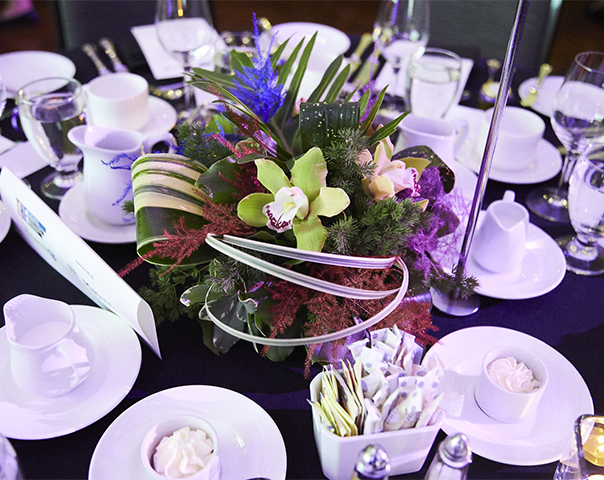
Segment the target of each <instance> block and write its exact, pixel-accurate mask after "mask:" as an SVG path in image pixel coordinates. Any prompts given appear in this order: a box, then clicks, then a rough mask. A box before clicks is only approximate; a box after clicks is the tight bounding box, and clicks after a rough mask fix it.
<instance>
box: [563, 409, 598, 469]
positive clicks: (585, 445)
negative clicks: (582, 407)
mask: <svg viewBox="0 0 604 480" xmlns="http://www.w3.org/2000/svg"><path fill="white" fill-rule="evenodd" d="M596 478H604V417H603V416H601V415H581V416H580V417H579V418H577V420H576V421H575V425H574V430H573V435H572V439H571V441H570V444H569V447H568V449H567V451H566V452H565V453H564V455H562V457H561V458H560V462H559V463H558V467H557V468H556V473H555V474H554V480H579V479H580V480H583V479H594V480H595V479H596Z"/></svg>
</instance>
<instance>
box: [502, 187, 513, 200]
mask: <svg viewBox="0 0 604 480" xmlns="http://www.w3.org/2000/svg"><path fill="white" fill-rule="evenodd" d="M514 200H516V193H515V192H514V191H513V190H506V191H505V193H504V194H503V201H504V202H513V201H514Z"/></svg>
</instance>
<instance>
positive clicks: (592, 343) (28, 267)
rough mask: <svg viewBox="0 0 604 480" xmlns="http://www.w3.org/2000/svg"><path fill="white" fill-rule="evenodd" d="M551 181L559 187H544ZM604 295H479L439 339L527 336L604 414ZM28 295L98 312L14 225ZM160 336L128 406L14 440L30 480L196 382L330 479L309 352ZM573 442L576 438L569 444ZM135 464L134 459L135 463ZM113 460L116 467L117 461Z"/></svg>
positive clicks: (589, 286)
mask: <svg viewBox="0 0 604 480" xmlns="http://www.w3.org/2000/svg"><path fill="white" fill-rule="evenodd" d="M128 48H130V49H133V51H134V52H135V53H134V54H133V55H134V56H131V55H127V56H125V58H123V60H125V62H126V63H129V59H131V58H134V59H135V61H130V65H129V66H130V67H131V69H132V70H133V71H134V72H135V73H140V74H142V75H143V76H145V77H146V78H148V79H149V80H150V81H151V80H152V78H151V75H150V72H149V69H148V67H146V65H144V63H142V62H140V57H137V55H138V54H137V53H136V48H134V47H132V46H130V47H128ZM139 52H140V51H139ZM68 56H69V57H70V58H71V59H72V60H73V61H74V62H75V63H76V66H77V74H76V77H77V78H78V79H79V80H81V81H82V82H87V81H89V80H90V79H91V78H93V77H94V76H95V70H94V67H93V65H92V62H90V60H89V59H88V58H87V57H86V56H85V55H84V54H83V53H82V52H79V51H77V52H75V51H74V52H68ZM137 58H138V60H136V59H137ZM475 60H476V61H475V66H474V69H473V71H472V74H471V75H470V78H469V81H468V87H469V88H470V89H471V91H472V92H473V94H474V95H473V97H472V98H470V99H469V100H468V101H467V102H466V105H469V106H476V104H477V96H476V93H477V91H478V89H479V87H480V85H481V84H482V82H484V81H485V80H486V66H485V63H484V60H483V59H480V58H476V59H475ZM525 78H526V75H523V74H522V72H517V74H516V76H515V78H514V82H513V86H514V90H513V91H514V94H515V95H516V97H515V100H514V101H517V87H518V85H519V84H520V82H521V81H522V80H523V79H525ZM9 108H10V107H9ZM546 120H547V119H546ZM546 124H547V131H546V138H547V139H548V140H550V141H552V142H554V143H555V144H556V145H558V142H557V140H556V139H555V136H554V135H553V132H552V130H551V127H550V125H549V120H547V121H546ZM2 127H3V133H4V135H6V136H12V137H14V138H15V139H17V138H19V137H18V136H17V135H16V134H14V132H11V131H10V126H6V125H4V124H3V125H2ZM47 171H48V169H45V170H44V171H41V172H37V173H35V174H34V175H31V176H30V177H29V178H28V180H29V181H30V182H31V183H32V185H33V187H34V189H35V191H36V192H37V193H39V189H38V185H39V182H40V180H41V179H42V178H43V176H44V174H46V173H47ZM553 183H554V180H551V181H549V182H544V184H553ZM538 186H539V185H506V184H503V183H501V182H496V181H489V182H488V186H487V191H486V196H485V202H484V207H486V206H487V205H488V204H489V203H490V202H491V201H493V200H495V199H498V198H501V197H502V195H503V192H504V191H505V190H506V189H512V190H514V191H515V192H516V198H517V200H518V201H520V202H524V199H525V198H526V195H527V193H528V192H530V191H531V190H533V189H535V188H537V187H538ZM45 201H46V202H47V203H48V204H49V205H50V206H51V207H52V208H53V209H54V210H55V211H57V210H58V204H59V203H58V202H57V201H53V200H48V199H45ZM531 221H532V222H533V223H535V224H536V225H537V226H539V227H541V228H542V229H544V230H545V231H546V232H547V233H548V234H550V235H552V236H554V237H556V236H558V235H561V234H568V233H571V232H572V229H571V228H570V226H567V225H556V224H551V223H549V222H545V221H542V220H540V219H538V218H536V217H534V216H533V215H531ZM88 244H89V245H90V246H91V247H92V248H93V249H94V250H95V251H96V252H97V253H98V254H99V255H100V256H101V257H102V258H103V259H104V260H105V261H106V262H107V263H108V264H109V265H110V266H111V267H112V268H113V269H115V270H117V271H119V270H120V269H121V268H122V267H124V266H125V265H126V264H127V263H129V262H130V261H131V260H133V259H134V258H135V257H136V251H135V247H134V244H126V245H105V244H100V243H96V242H88ZM125 280H126V281H127V282H128V283H129V284H130V285H131V286H132V287H133V288H135V289H138V288H139V287H140V286H142V285H148V284H149V279H148V267H147V266H143V267H141V268H139V269H138V270H136V271H135V272H133V273H131V274H129V275H127V276H126V277H125ZM603 292H604V277H602V276H600V277H592V278H590V277H581V276H578V275H575V274H573V273H567V274H566V276H565V278H564V280H563V281H562V283H561V284H560V286H558V287H557V288H556V289H554V290H553V291H552V292H550V293H548V294H546V295H543V296H540V297H537V298H533V299H528V300H510V301H505V300H497V299H492V298H487V297H482V299H481V308H480V310H479V311H478V312H477V313H475V314H473V315H470V316H467V317H461V318H457V317H451V316H448V315H445V314H442V313H440V312H439V311H437V310H434V311H433V323H434V325H435V326H436V327H438V331H437V332H436V336H437V337H439V338H441V337H442V336H444V335H446V334H448V333H450V332H453V331H455V330H458V329H460V328H466V327H472V326H481V325H491V326H501V327H506V328H511V329H514V330H518V331H522V332H525V333H527V334H529V335H532V336H534V337H536V338H539V339H541V340H543V341H544V342H546V343H547V344H549V345H551V346H552V347H554V348H555V349H556V350H558V351H559V352H560V353H561V354H563V355H564V356H565V357H566V358H567V359H568V360H569V361H570V362H571V363H572V364H573V365H574V366H575V367H576V368H577V370H578V371H579V372H580V373H581V375H582V376H583V378H584V379H585V381H586V383H587V385H588V387H589V389H590V391H591V394H592V396H593V399H594V405H595V410H596V412H604V391H603V389H604V387H603V382H602V372H603V369H602V363H601V360H600V356H601V355H600V353H601V351H602V345H604V321H603V320H604V295H603ZM22 293H30V294H34V295H40V296H43V297H48V298H55V299H59V300H62V301H64V302H67V303H69V304H83V305H93V303H92V302H91V301H90V300H89V299H88V298H87V297H86V296H85V295H84V294H82V293H81V292H80V291H79V290H77V289H76V288H75V287H74V286H73V285H71V284H70V283H69V282H68V281H67V280H65V279H64V278H63V277H62V276H61V275H60V274H59V273H57V272H56V271H54V270H53V269H52V268H51V267H50V266H49V265H48V264H46V262H45V261H44V260H42V258H41V257H39V256H38V255H37V254H36V253H35V252H34V251H33V250H32V249H31V248H30V247H29V246H28V245H27V244H26V243H25V241H24V240H23V239H22V238H21V237H20V235H19V234H18V233H17V231H16V230H15V228H14V226H13V227H11V230H10V232H9V234H8V236H7V238H6V239H5V240H4V241H3V242H2V243H0V305H3V304H4V303H6V302H7V301H8V300H9V299H10V298H12V297H14V296H16V295H19V294H22ZM2 324H3V320H2ZM158 338H159V344H160V348H161V351H162V357H163V358H162V359H161V360H160V359H159V358H158V357H157V356H156V355H155V354H154V353H153V352H152V351H151V350H150V349H149V348H148V347H147V346H146V344H144V342H141V343H143V360H142V367H141V371H140V374H139V376H138V378H137V380H136V382H135V384H134V386H133V388H132V390H131V391H130V392H129V393H128V395H127V396H126V398H124V400H122V402H120V403H119V405H118V406H117V407H116V408H115V409H114V410H113V411H111V412H110V413H108V414H107V415H106V416H104V417H103V418H101V419H99V420H98V421H96V422H94V423H93V424H92V425H90V426H88V427H85V428H83V429H82V430H80V431H77V432H74V433H71V434H69V435H64V436H62V437H58V438H54V439H48V440H36V441H27V440H12V442H11V443H12V444H13V445H14V447H15V449H16V451H17V455H18V456H19V459H20V462H21V466H22V470H23V474H24V477H25V478H26V479H35V478H47V479H50V478H57V479H67V478H86V477H87V474H88V467H89V464H90V460H91V457H92V454H93V452H94V449H95V447H96V444H97V442H98V441H99V439H100V438H101V435H102V434H103V432H104V431H105V430H106V429H107V428H108V427H109V426H110V425H111V422H113V420H115V418H117V416H118V415H119V414H121V413H122V412H124V411H125V410H126V409H127V408H128V407H130V406H132V405H134V404H135V403H136V402H138V401H139V400H140V399H142V398H145V397H146V396H148V395H150V394H153V393H155V392H159V391H161V390H164V389H167V388H171V387H176V386H180V385H196V384H202V385H215V386H220V387H224V388H228V389H231V390H234V391H237V392H240V393H242V394H243V395H245V396H247V397H248V398H250V399H252V400H254V401H255V402H257V403H258V404H259V405H260V406H262V407H263V408H264V409H266V411H267V412H268V413H269V415H270V416H271V417H272V418H273V420H274V421H275V422H276V424H277V426H278V427H279V430H280V431H281V434H282V436H283V439H284V441H285V446H286V450H287V464H288V468H287V478H288V479H319V478H324V477H323V475H322V471H321V467H320V462H319V457H318V454H317V450H316V446H315V441H314V436H313V431H312V416H311V410H310V407H309V405H308V402H307V399H308V398H309V392H308V388H309V384H310V380H311V378H312V377H313V376H314V375H316V374H317V373H318V372H319V368H318V367H313V368H312V370H311V378H305V376H304V367H303V365H304V358H305V350H304V349H303V348H298V349H296V351H295V352H294V354H293V355H292V356H291V357H290V358H288V359H287V360H286V361H284V362H281V363H273V362H271V361H269V360H267V359H265V358H263V357H261V356H260V355H259V354H257V353H256V352H255V351H254V348H253V346H252V345H251V344H249V343H246V342H243V341H241V342H239V343H238V344H237V345H235V347H233V349H232V350H231V351H230V352H229V353H228V355H226V356H223V357H217V356H215V355H214V354H212V353H210V352H209V351H208V350H207V349H206V348H205V347H204V346H203V345H202V332H201V328H200V327H199V325H198V323H197V322H196V321H194V320H189V319H186V318H181V319H179V320H178V321H176V322H173V323H168V322H166V323H163V324H161V325H160V326H159V327H158ZM0 388H2V386H1V385H0ZM469 401H472V400H471V399H469ZM553 421H555V419H553ZM570 434H571V432H570V431H569V437H570ZM444 437H445V435H444V433H443V432H442V431H441V432H440V433H439V435H438V437H437V439H436V442H435V444H434V446H433V448H432V450H431V452H430V454H429V455H428V459H427V461H426V464H425V465H424V468H423V469H422V470H421V471H420V472H417V473H415V474H409V475H406V476H402V477H401V478H423V476H424V474H425V471H426V469H427V467H428V465H429V463H430V461H431V459H432V457H433V456H434V453H435V450H436V447H437V445H438V443H439V442H440V441H441V440H442V439H443V438H444ZM136 460H137V459H134V458H133V461H136ZM107 461H108V462H110V461H111V459H107ZM555 468H556V464H555V463H551V464H547V465H542V466H534V467H517V466H510V465H505V464H500V463H497V462H493V461H490V460H486V459H483V458H481V457H479V456H476V455H475V456H474V461H473V463H472V465H471V467H470V472H469V478H476V479H508V478H510V479H511V478H518V479H528V478H535V479H536V478H552V476H553V473H554V470H555ZM229 480H230V479H229Z"/></svg>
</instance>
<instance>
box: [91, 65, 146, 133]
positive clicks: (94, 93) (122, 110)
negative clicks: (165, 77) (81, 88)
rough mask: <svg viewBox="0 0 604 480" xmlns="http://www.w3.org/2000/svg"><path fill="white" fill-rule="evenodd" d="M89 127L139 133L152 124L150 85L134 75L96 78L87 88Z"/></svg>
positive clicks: (112, 75) (122, 74)
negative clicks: (94, 126) (150, 118)
mask: <svg viewBox="0 0 604 480" xmlns="http://www.w3.org/2000/svg"><path fill="white" fill-rule="evenodd" d="M85 89H86V98H87V102H88V105H87V108H86V121H87V123H88V124H89V125H99V126H101V127H109V128H118V129H122V130H140V129H142V128H143V127H144V126H145V125H146V124H147V122H148V121H149V84H148V83H147V80H145V79H144V78H143V77H141V76H140V75H136V74H134V73H113V74H111V75H102V76H100V77H97V78H95V79H94V80H92V81H91V82H90V83H88V84H87V85H86V87H85Z"/></svg>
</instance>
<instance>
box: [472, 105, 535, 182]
mask: <svg viewBox="0 0 604 480" xmlns="http://www.w3.org/2000/svg"><path fill="white" fill-rule="evenodd" d="M492 118H493V109H492V108H490V109H489V110H486V111H485V112H484V113H483V115H482V118H481V120H480V128H479V131H478V137H477V141H476V154H477V155H478V156H479V157H480V158H482V155H483V154H484V149H485V146H486V141H487V136H488V133H489V129H490V126H491V119H492ZM544 131H545V122H544V121H543V120H542V119H541V117H539V115H537V114H536V113H533V112H531V111H529V110H526V109H524V108H520V107H505V109H504V111H503V118H502V119H501V125H500V129H499V135H498V136H497V143H496V144H495V152H494V153H493V163H492V167H493V168H494V169H497V170H506V171H511V170H522V169H525V168H527V167H529V166H530V165H531V164H532V163H533V162H534V160H535V154H536V151H537V146H538V145H539V142H540V141H541V139H542V137H543V132H544Z"/></svg>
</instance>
